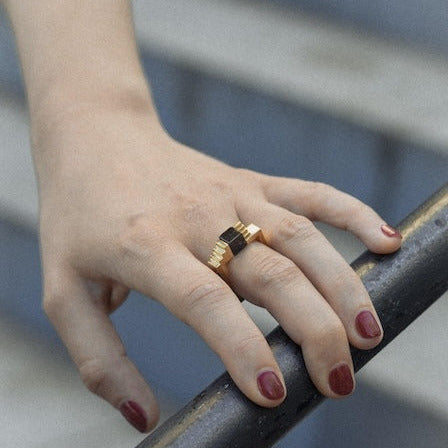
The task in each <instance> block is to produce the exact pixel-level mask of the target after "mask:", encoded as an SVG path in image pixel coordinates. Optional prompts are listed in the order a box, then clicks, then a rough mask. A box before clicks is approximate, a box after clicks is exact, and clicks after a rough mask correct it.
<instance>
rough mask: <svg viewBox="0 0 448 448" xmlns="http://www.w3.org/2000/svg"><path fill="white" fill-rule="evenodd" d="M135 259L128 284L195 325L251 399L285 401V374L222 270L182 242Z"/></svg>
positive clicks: (127, 267)
mask: <svg viewBox="0 0 448 448" xmlns="http://www.w3.org/2000/svg"><path fill="white" fill-rule="evenodd" d="M141 253H143V254H145V251H141ZM153 259H157V263H154V262H151V260H153ZM130 260H132V261H130V262H128V263H126V264H125V266H123V270H122V272H123V274H124V275H125V276H126V277H127V284H128V285H129V286H130V287H132V288H133V289H137V290H139V291H140V292H142V293H143V294H146V295H148V296H150V297H153V298H156V299H157V300H159V301H160V302H161V303H162V304H163V305H164V306H166V307H167V308H168V309H169V310H170V311H171V312H172V313H173V314H174V315H175V316H177V317H178V318H180V319H181V320H182V321H183V322H185V323H187V324H188V325H190V326H191V327H192V328H194V330H195V331H197V333H199V335H200V336H202V338H203V339H204V340H205V341H206V342H207V344H208V345H209V346H210V347H211V348H212V350H214V351H215V352H216V353H217V354H218V355H219V356H220V358H221V359H222V361H223V363H224V364H225V366H226V368H227V370H228V371H229V373H230V375H231V377H232V378H233V380H234V381H235V383H236V385H237V386H238V387H239V388H240V390H241V391H242V392H243V393H244V394H245V395H246V396H247V397H248V398H249V399H251V400H252V401H254V402H255V403H257V404H259V405H261V406H265V407H273V406H277V405H278V404H280V403H281V402H282V401H283V399H284V397H285V390H286V388H285V385H284V380H283V376H282V374H281V371H280V369H279V367H278V365H277V362H276V361H275V358H274V356H273V353H272V351H271V349H270V347H269V345H268V343H267V342H266V339H265V338H264V336H263V334H262V333H261V332H260V330H259V329H258V327H257V326H256V325H255V324H254V322H253V321H252V320H251V318H250V317H249V315H248V314H247V312H246V311H245V309H244V308H243V306H242V305H241V303H240V301H239V300H238V298H237V297H236V296H235V294H234V293H233V291H232V290H231V289H230V288H229V286H228V285H227V284H226V283H225V282H224V281H223V280H222V279H221V278H220V277H219V276H218V275H216V274H215V273H214V272H213V271H212V270H211V269H209V268H208V267H207V266H205V265H204V264H202V263H201V262H199V261H198V260H197V259H196V258H195V257H194V256H193V255H192V254H191V253H190V252H189V251H188V249H187V248H185V246H183V245H181V244H180V243H179V244H177V243H172V244H171V245H167V244H166V245H165V246H164V249H163V250H159V251H158V252H157V254H156V255H155V254H154V252H152V254H151V256H150V257H149V258H148V259H144V258H143V259H140V260H139V257H138V256H137V257H135V258H134V257H131V258H130Z"/></svg>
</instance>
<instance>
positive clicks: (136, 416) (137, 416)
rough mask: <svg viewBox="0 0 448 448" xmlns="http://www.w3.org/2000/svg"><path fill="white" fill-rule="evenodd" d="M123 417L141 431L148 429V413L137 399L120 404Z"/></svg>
mask: <svg viewBox="0 0 448 448" xmlns="http://www.w3.org/2000/svg"><path fill="white" fill-rule="evenodd" d="M120 412H121V413H122V414H123V417H124V418H125V419H126V420H127V421H128V422H129V423H130V424H131V425H132V426H133V427H134V428H136V429H138V430H139V431H140V432H145V431H146V426H147V422H146V413H145V411H144V410H143V409H142V408H141V407H140V405H139V404H137V403H136V402H135V401H127V402H126V403H123V404H122V405H121V406H120Z"/></svg>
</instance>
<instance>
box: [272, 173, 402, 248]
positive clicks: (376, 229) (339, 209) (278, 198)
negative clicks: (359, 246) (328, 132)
mask: <svg viewBox="0 0 448 448" xmlns="http://www.w3.org/2000/svg"><path fill="white" fill-rule="evenodd" d="M264 187H265V188H264V189H265V194H266V197H267V199H268V200H269V201H270V202H272V203H274V204H276V205H278V206H281V207H284V208H286V209H288V210H290V211H292V212H294V213H296V214H298V215H303V216H306V217H307V218H308V219H310V220H312V221H322V222H326V223H328V224H331V225H333V226H335V227H338V228H341V229H344V230H349V231H350V232H352V233H354V234H355V235H356V236H357V237H358V238H359V239H361V241H363V242H364V244H365V245H366V246H367V247H368V248H369V249H370V250H371V251H373V252H376V253H381V254H387V253H391V252H395V251H396V250H397V249H398V248H399V247H400V244H401V235H400V233H399V232H398V231H397V230H396V229H393V228H392V227H390V226H389V225H387V224H386V223H385V222H384V220H383V219H381V217H380V216H378V214H377V213H376V212H375V211H373V210H372V209H371V208H370V207H369V206H367V205H366V204H364V203H363V202H361V201H359V200H358V199H356V198H354V197H352V196H350V195H349V194H346V193H343V192H341V191H339V190H337V189H335V188H333V187H331V186H329V185H326V184H322V183H318V182H306V181H301V180H296V179H287V178H279V177H266V178H265V184H264Z"/></svg>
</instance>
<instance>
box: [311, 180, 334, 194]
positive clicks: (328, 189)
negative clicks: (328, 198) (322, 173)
mask: <svg viewBox="0 0 448 448" xmlns="http://www.w3.org/2000/svg"><path fill="white" fill-rule="evenodd" d="M307 187H308V189H309V190H310V191H311V192H312V193H313V192H314V193H319V194H324V195H330V194H332V193H334V192H335V191H336V188H334V187H332V186H331V185H328V184H326V183H324V182H316V181H308V182H307Z"/></svg>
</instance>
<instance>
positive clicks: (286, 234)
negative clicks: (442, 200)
mask: <svg viewBox="0 0 448 448" xmlns="http://www.w3.org/2000/svg"><path fill="white" fill-rule="evenodd" d="M316 232H317V231H316V228H315V227H314V224H313V223H312V222H311V221H310V220H309V219H308V218H305V217H304V216H288V217H286V218H283V219H282V220H281V221H280V223H279V226H278V231H277V235H278V238H279V239H280V240H281V241H283V242H288V241H291V240H294V239H296V238H300V239H301V240H303V239H309V238H312V237H313V236H314V235H315V234H316Z"/></svg>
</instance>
